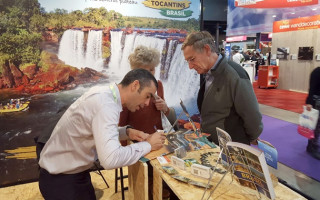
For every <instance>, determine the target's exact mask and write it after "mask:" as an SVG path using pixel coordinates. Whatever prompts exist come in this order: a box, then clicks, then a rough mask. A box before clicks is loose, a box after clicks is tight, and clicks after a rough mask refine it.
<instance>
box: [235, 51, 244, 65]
mask: <svg viewBox="0 0 320 200" xmlns="http://www.w3.org/2000/svg"><path fill="white" fill-rule="evenodd" d="M242 59H244V56H243V55H242V54H241V53H239V52H237V53H236V54H234V55H233V56H232V60H233V62H235V63H238V64H239V65H240V63H241V60H242Z"/></svg>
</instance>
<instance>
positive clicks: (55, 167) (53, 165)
mask: <svg viewBox="0 0 320 200" xmlns="http://www.w3.org/2000/svg"><path fill="white" fill-rule="evenodd" d="M157 87H158V83H157V81H156V79H155V78H154V76H153V75H152V74H151V73H150V72H149V71H147V70H144V69H136V70H132V71H130V72H128V73H127V74H126V75H125V77H124V78H123V79H122V81H121V82H120V84H115V83H113V84H110V85H107V86H99V87H93V88H91V89H90V90H89V91H88V92H86V93H84V94H83V95H82V96H81V97H80V98H79V99H77V100H76V101H75V102H74V103H73V104H72V105H71V106H70V107H69V108H68V109H67V111H66V112H65V113H64V114H63V116H62V117H61V119H60V120H59V122H58V123H57V125H56V127H55V128H54V130H53V132H52V134H51V136H50V138H49V140H48V141H47V142H46V144H45V145H44V148H43V150H42V151H41V154H40V161H39V166H40V176H39V188H40V191H41V194H42V195H43V197H44V198H45V199H69V200H71V199H74V200H82V199H83V200H91V199H96V197H95V192H94V189H93V186H92V183H91V177H90V173H89V169H90V168H91V167H92V166H93V164H94V161H95V160H96V159H97V158H98V159H99V161H100V164H101V166H103V167H104V168H105V169H107V170H109V169H114V168H119V167H123V166H128V165H132V164H134V163H136V162H137V161H138V160H139V159H140V158H141V157H142V156H144V155H145V154H147V153H149V152H150V151H151V150H157V149H159V148H161V147H162V146H163V143H164V141H165V136H164V134H163V132H155V133H154V134H152V135H148V134H145V133H143V132H141V131H138V130H135V129H133V128H130V127H128V126H127V127H120V128H119V127H118V123H119V118H120V112H121V111H122V107H126V108H128V110H130V111H131V112H134V111H136V110H139V109H141V108H143V107H144V106H148V105H149V102H150V99H151V98H152V95H153V94H154V93H155V92H156V90H157ZM128 138H129V139H131V140H136V141H139V142H138V143H135V144H131V145H128V146H126V147H122V146H121V145H120V142H119V139H128Z"/></svg>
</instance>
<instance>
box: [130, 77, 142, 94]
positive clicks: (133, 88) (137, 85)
mask: <svg viewBox="0 0 320 200" xmlns="http://www.w3.org/2000/svg"><path fill="white" fill-rule="evenodd" d="M139 88H140V82H139V80H135V81H133V82H132V83H131V91H132V92H135V91H138V90H139Z"/></svg>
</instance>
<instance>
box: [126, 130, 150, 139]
mask: <svg viewBox="0 0 320 200" xmlns="http://www.w3.org/2000/svg"><path fill="white" fill-rule="evenodd" d="M127 135H128V137H129V138H130V140H136V141H139V142H142V141H145V140H146V139H147V138H148V137H149V134H147V133H144V132H142V131H138V130H136V129H133V128H127Z"/></svg>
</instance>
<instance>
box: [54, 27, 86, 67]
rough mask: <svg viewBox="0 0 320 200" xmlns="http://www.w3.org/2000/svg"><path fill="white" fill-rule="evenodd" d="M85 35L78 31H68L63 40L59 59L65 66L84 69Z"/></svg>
mask: <svg viewBox="0 0 320 200" xmlns="http://www.w3.org/2000/svg"><path fill="white" fill-rule="evenodd" d="M83 43H84V33H83V31H78V30H66V31H65V32H64V33H63V35H62V38H61V41H60V45H59V53H58V57H59V59H60V60H62V61H64V62H65V64H67V65H71V66H74V67H77V68H81V67H84V66H83V63H84V44H83Z"/></svg>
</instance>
